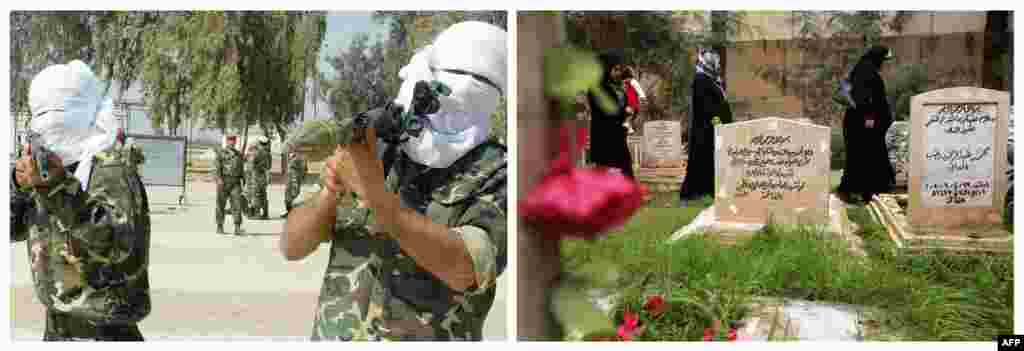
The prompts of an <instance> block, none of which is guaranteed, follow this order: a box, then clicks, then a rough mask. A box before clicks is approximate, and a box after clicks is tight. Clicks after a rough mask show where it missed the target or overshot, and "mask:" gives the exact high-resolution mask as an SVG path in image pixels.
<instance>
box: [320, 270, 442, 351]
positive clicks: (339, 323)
mask: <svg viewBox="0 0 1024 351" xmlns="http://www.w3.org/2000/svg"><path fill="white" fill-rule="evenodd" d="M346 270H347V269H346ZM346 270H336V271H334V272H329V273H327V276H326V277H325V279H324V286H323V288H322V290H321V292H320V301H319V304H318V308H317V311H316V316H315V318H314V321H313V333H312V334H313V335H312V338H311V339H312V340H313V341H449V338H447V337H445V336H444V333H443V332H441V331H439V330H436V329H435V326H434V325H433V324H432V323H431V321H429V320H424V319H423V317H424V315H422V314H420V313H417V312H416V311H413V310H412V309H411V308H410V307H409V306H408V305H406V304H405V303H402V302H400V301H398V300H396V299H395V298H394V297H392V296H391V294H390V293H389V292H388V291H386V289H385V287H384V286H383V285H381V284H380V283H379V282H378V280H377V278H376V274H375V273H374V272H373V271H374V269H373V268H371V267H368V265H367V264H365V263H364V264H362V265H361V266H359V267H356V268H354V269H352V270H351V271H347V272H346Z"/></svg>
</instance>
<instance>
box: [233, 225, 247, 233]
mask: <svg viewBox="0 0 1024 351" xmlns="http://www.w3.org/2000/svg"><path fill="white" fill-rule="evenodd" d="M235 235H237V236H243V235H245V229H242V225H241V224H235Z"/></svg>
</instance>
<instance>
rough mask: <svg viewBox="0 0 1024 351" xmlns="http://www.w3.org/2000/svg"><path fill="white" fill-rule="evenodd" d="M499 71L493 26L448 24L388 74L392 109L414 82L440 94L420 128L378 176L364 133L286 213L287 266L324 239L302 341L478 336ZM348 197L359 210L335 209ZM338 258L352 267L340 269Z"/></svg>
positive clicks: (490, 238) (406, 102) (491, 234)
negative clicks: (314, 303)
mask: <svg viewBox="0 0 1024 351" xmlns="http://www.w3.org/2000/svg"><path fill="white" fill-rule="evenodd" d="M505 69H506V49H505V31H504V30H502V29H501V28H498V27H495V26H492V25H490V24H486V23H482V22H463V23H459V24H455V25H453V26H452V27H450V28H448V29H447V30H445V31H444V32H442V33H441V34H440V35H439V36H438V38H437V39H436V41H435V42H434V43H433V45H431V46H428V47H427V48H425V49H423V50H422V51H421V52H419V53H417V54H416V55H415V56H414V57H413V58H412V60H411V62H410V63H409V64H408V65H407V66H406V67H405V68H403V69H402V71H401V73H400V76H401V77H402V79H403V81H404V82H403V85H402V87H401V88H400V91H399V94H398V98H397V99H396V100H395V103H396V104H400V105H401V106H413V91H414V89H413V87H414V86H415V85H416V83H417V82H428V83H440V85H444V86H446V87H448V88H450V94H448V95H443V94H442V95H443V96H439V97H438V100H435V101H434V102H439V108H438V109H437V110H436V111H434V112H433V113H429V114H423V115H420V116H416V118H418V119H419V120H420V121H421V122H423V123H424V124H425V127H424V128H423V129H422V130H419V133H412V134H409V133H407V136H408V139H406V141H404V142H402V143H401V144H399V147H400V150H399V151H400V152H398V153H397V159H395V160H393V162H390V163H389V164H390V166H389V167H388V168H389V169H388V171H387V173H385V170H384V167H383V166H382V162H381V160H380V158H379V157H378V154H377V153H376V151H375V150H374V147H373V146H372V145H376V143H375V142H374V141H375V140H376V137H375V134H376V132H375V131H374V130H373V129H372V128H371V129H369V130H368V142H367V143H365V144H355V145H347V146H345V147H338V148H337V149H336V151H335V153H334V155H332V156H331V157H330V158H328V159H327V161H326V166H325V168H324V177H323V179H324V189H323V190H321V191H320V192H318V193H315V194H312V195H311V196H308V197H306V198H305V199H304V201H303V202H302V205H301V206H298V207H296V208H295V210H294V211H292V213H291V214H290V215H289V216H288V220H287V222H286V224H285V233H284V235H282V238H281V249H282V251H283V254H284V256H285V257H286V258H287V259H288V260H300V259H302V258H304V257H306V256H308V255H309V254H310V253H312V252H313V250H315V249H316V248H317V247H318V246H319V244H320V243H321V242H330V243H331V254H330V259H329V262H328V267H327V272H326V273H325V276H324V281H323V287H322V289H321V291H320V298H319V305H318V307H317V312H316V317H315V320H314V325H313V331H312V334H313V339H314V340H374V341H380V340H435V341H449V340H481V339H482V333H483V324H484V321H485V319H486V317H487V312H488V311H489V310H490V308H491V304H492V303H493V301H494V296H495V291H496V285H495V282H496V279H497V277H498V275H499V274H501V273H502V272H503V271H504V268H505V263H506V251H505V248H506V229H505V222H506V190H505V182H506V153H505V152H506V151H505V148H504V147H503V146H501V145H500V144H499V143H497V142H496V141H495V140H493V139H490V138H489V133H490V128H491V125H490V123H491V115H492V114H493V113H494V112H496V110H497V107H498V103H499V99H500V97H501V96H502V94H503V91H504V89H505V86H506V85H505V82H506V72H505ZM434 86H437V85H434ZM413 134H415V135H413ZM349 191H351V192H354V193H356V194H357V195H358V196H359V199H360V200H362V202H363V203H364V204H365V208H362V207H360V208H346V207H339V203H340V202H339V199H340V198H341V195H342V194H346V193H347V192H349ZM349 255H352V256H358V257H362V258H363V259H364V261H362V262H360V263H359V264H358V265H357V266H350V265H349V262H352V261H353V260H351V259H350V257H349Z"/></svg>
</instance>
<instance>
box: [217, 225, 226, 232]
mask: <svg viewBox="0 0 1024 351" xmlns="http://www.w3.org/2000/svg"><path fill="white" fill-rule="evenodd" d="M217 234H226V233H224V223H217Z"/></svg>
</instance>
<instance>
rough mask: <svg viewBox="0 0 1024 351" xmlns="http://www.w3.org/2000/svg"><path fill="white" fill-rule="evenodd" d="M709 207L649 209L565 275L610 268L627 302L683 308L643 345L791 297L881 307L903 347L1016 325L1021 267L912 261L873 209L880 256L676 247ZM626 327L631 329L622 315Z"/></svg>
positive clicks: (779, 237)
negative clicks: (648, 298) (654, 295)
mask: <svg viewBox="0 0 1024 351" xmlns="http://www.w3.org/2000/svg"><path fill="white" fill-rule="evenodd" d="M699 211H700V208H686V209H679V208H644V209H642V210H641V211H640V212H639V213H638V214H637V215H636V216H635V217H634V218H633V219H632V220H631V221H630V222H629V223H628V224H627V225H626V226H625V227H624V228H622V229H621V230H620V231H618V232H616V233H613V234H611V235H610V236H608V237H607V238H605V239H602V240H600V241H596V242H592V243H587V242H579V241H568V242H564V243H563V244H562V255H563V259H562V261H563V266H564V267H565V269H566V270H569V271H572V270H573V269H574V268H578V267H579V266H580V265H582V264H585V263H588V262H593V261H597V260H607V261H611V262H616V263H618V264H620V265H621V269H622V271H623V272H624V273H625V274H623V276H624V277H625V278H624V280H623V281H622V282H620V284H619V285H620V286H621V287H622V289H621V292H622V293H623V296H624V297H623V299H622V301H621V303H622V304H623V305H625V306H629V308H630V309H631V310H634V311H636V310H638V309H640V308H641V306H642V304H643V296H645V295H646V294H647V293H649V292H650V291H651V290H654V291H657V292H659V293H662V294H665V295H666V297H667V298H668V299H669V300H670V301H671V302H672V306H673V308H672V310H671V311H669V312H667V313H666V314H665V315H663V316H662V317H660V318H659V319H658V320H650V321H646V320H645V323H648V325H649V326H650V327H649V328H648V332H646V333H645V335H644V336H642V337H641V339H646V340H689V341H699V340H701V336H702V333H703V330H704V328H706V327H707V326H708V325H709V324H710V321H711V320H712V319H718V320H723V321H737V320H740V319H742V318H743V317H744V315H745V314H746V313H747V312H746V311H745V310H744V306H746V305H747V304H748V303H749V302H750V299H751V298H752V297H754V296H771V297H789V298H800V299H806V300H813V301H824V302H838V303H847V304H854V305H862V306H868V307H872V308H873V309H876V310H878V311H883V312H880V313H878V314H877V316H873V318H875V319H877V320H879V321H880V322H882V328H883V330H884V331H888V332H891V333H893V334H895V335H898V336H897V338H898V339H902V340H919V341H940V340H941V341H947V340H960V341H988V340H991V338H992V337H994V336H995V335H999V334H1008V333H1010V332H1011V331H1012V326H1013V313H1012V311H1013V278H1012V267H1013V266H1012V257H1007V256H970V257H956V256H945V255H942V254H941V253H934V254H928V255H917V256H910V255H902V254H899V253H897V252H896V251H895V250H893V247H892V243H891V242H889V241H888V239H887V234H886V233H885V232H884V229H883V228H882V227H881V226H880V225H878V224H877V223H874V222H873V219H872V217H871V215H870V214H869V213H868V211H867V210H866V209H865V208H863V207H859V208H852V209H851V210H850V217H851V220H852V221H854V222H857V223H858V224H860V226H861V231H860V232H859V233H858V235H860V236H861V237H862V238H863V239H864V241H865V246H866V251H867V252H868V253H869V257H867V258H866V259H858V258H855V257H853V256H851V255H850V254H849V252H848V251H847V249H846V248H845V243H842V242H838V241H835V240H826V239H823V236H822V235H820V234H819V233H815V232H813V231H809V230H800V229H786V230H783V229H778V228H771V227H770V228H766V229H765V230H763V231H762V232H760V233H758V235H756V236H755V238H754V239H752V240H750V241H748V242H745V243H743V244H740V245H738V246H733V247H729V246H723V245H720V244H718V243H716V242H713V241H710V240H707V239H704V238H702V237H700V236H691V237H688V238H686V239H683V240H680V241H677V242H675V243H673V244H671V245H667V244H665V243H664V242H665V240H666V239H667V238H668V237H669V236H671V234H672V233H673V232H674V231H675V230H677V229H678V228H680V227H682V226H683V225H685V224H686V223H688V222H689V221H691V220H692V219H693V218H694V217H695V216H696V215H697V213H698V212H699ZM623 308H624V306H619V308H618V309H617V312H616V316H614V317H615V318H616V322H617V323H618V322H621V310H622V309H623Z"/></svg>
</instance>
